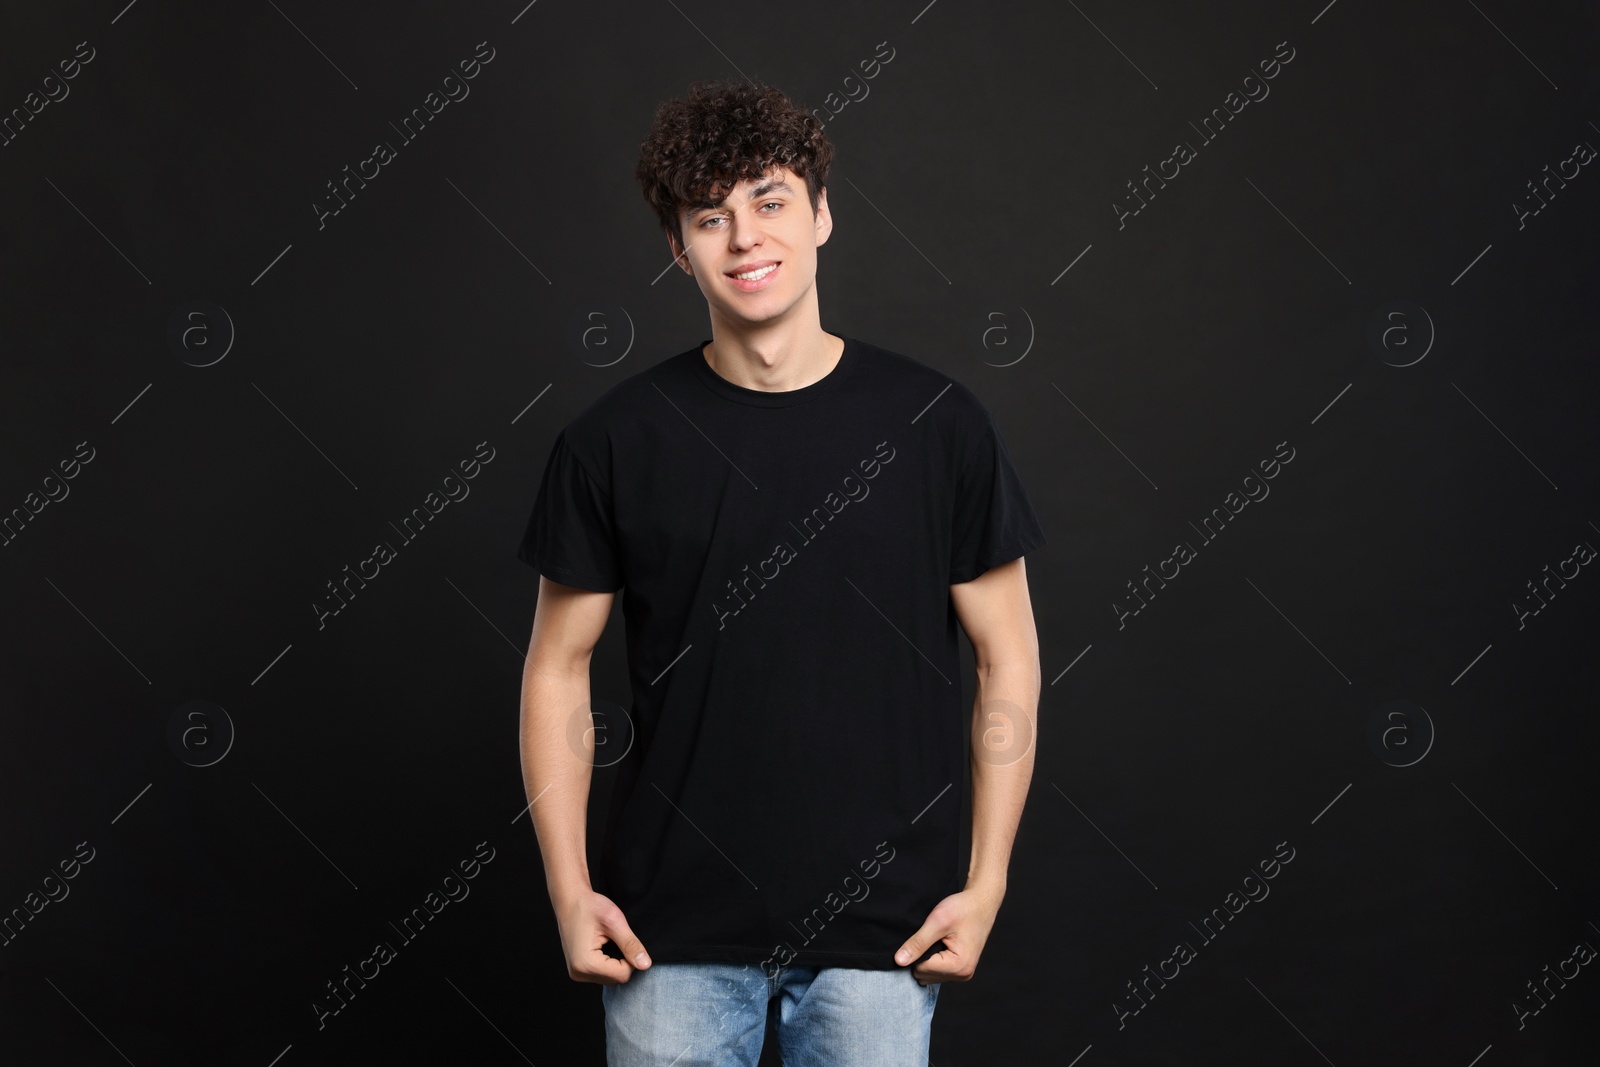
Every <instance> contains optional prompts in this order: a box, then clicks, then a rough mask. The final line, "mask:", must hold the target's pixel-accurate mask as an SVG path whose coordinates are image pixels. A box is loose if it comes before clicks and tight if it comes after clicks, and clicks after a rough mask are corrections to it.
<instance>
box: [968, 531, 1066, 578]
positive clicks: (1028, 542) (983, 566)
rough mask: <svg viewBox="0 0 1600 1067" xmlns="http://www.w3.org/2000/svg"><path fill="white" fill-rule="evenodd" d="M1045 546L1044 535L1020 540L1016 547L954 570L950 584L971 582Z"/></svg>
mask: <svg viewBox="0 0 1600 1067" xmlns="http://www.w3.org/2000/svg"><path fill="white" fill-rule="evenodd" d="M1044 546H1045V539H1044V538H1043V537H1029V538H1025V539H1024V540H1022V541H1020V542H1018V544H1017V545H1016V546H1015V547H1013V548H1008V549H1006V550H1005V551H1003V552H996V553H994V554H993V555H991V556H990V557H989V558H988V559H987V560H979V561H978V562H977V563H969V564H964V565H963V566H961V567H958V568H956V569H955V570H952V571H951V572H950V584H951V585H960V584H962V583H963V582H970V581H972V579H974V578H976V577H978V576H979V575H980V574H982V573H984V572H985V571H989V570H993V569H994V568H995V567H998V566H1000V564H1002V563H1010V562H1011V561H1012V560H1014V559H1018V558H1020V557H1022V556H1026V555H1028V554H1029V553H1031V552H1033V551H1035V550H1037V549H1040V548H1043V547H1044Z"/></svg>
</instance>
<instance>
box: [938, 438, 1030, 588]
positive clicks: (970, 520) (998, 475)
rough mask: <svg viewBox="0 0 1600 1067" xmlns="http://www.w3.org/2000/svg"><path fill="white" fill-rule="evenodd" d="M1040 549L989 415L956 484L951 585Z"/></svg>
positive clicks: (1027, 506)
mask: <svg viewBox="0 0 1600 1067" xmlns="http://www.w3.org/2000/svg"><path fill="white" fill-rule="evenodd" d="M1044 544H1045V536H1044V530H1043V529H1042V528H1041V527H1040V526H1039V518H1038V516H1037V515H1035V514H1034V511H1033V504H1032V503H1031V502H1030V501H1029V500H1028V493H1027V490H1025V489H1024V488H1023V486H1022V477H1021V475H1019V474H1018V473H1017V469H1016V467H1015V466H1013V465H1012V462H1011V454H1010V453H1009V452H1008V451H1007V450H1006V443H1005V438H1004V437H1002V436H1001V434H1000V428H999V427H998V426H997V425H995V422H994V418H993V416H989V417H988V418H987V426H986V427H985V428H984V431H983V433H982V435H981V436H980V437H979V438H978V442H977V444H976V446H975V448H974V449H973V451H972V452H971V453H970V454H968V456H967V457H966V460H965V462H964V465H963V466H962V469H961V472H960V475H959V477H958V478H957V481H956V495H955V509H954V516H953V519H952V523H951V542H950V584H951V585H959V584H960V583H962V582H970V581H971V580H972V579H974V578H976V577H978V575H980V574H982V573H983V572H984V571H986V570H988V569H989V568H990V567H996V566H999V565H1000V564H1002V563H1007V562H1010V561H1011V560H1014V559H1016V558H1017V557H1019V556H1025V555H1027V554H1028V553H1029V552H1032V551H1033V550H1034V549H1036V548H1040V547H1042V546H1043V545H1044Z"/></svg>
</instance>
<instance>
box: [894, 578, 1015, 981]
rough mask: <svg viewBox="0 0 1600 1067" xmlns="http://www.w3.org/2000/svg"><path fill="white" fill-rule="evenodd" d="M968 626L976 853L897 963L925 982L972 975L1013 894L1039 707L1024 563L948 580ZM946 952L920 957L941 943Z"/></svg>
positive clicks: (967, 978) (902, 949)
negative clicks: (1014, 857)
mask: <svg viewBox="0 0 1600 1067" xmlns="http://www.w3.org/2000/svg"><path fill="white" fill-rule="evenodd" d="M950 599H951V602H952V603H953V604H954V605H955V609H956V617H957V618H958V619H960V621H961V628H962V629H963V630H965V631H966V632H967V637H968V638H969V639H970V640H971V641H972V651H973V654H974V658H975V659H976V660H977V665H978V695H977V698H976V700H975V701H974V703H973V707H972V860H971V863H970V864H969V865H968V867H967V884H966V885H965V887H963V888H962V890H961V891H960V892H959V893H952V894H951V895H950V896H947V897H945V898H944V899H943V900H941V901H940V902H939V903H938V904H937V905H936V906H935V907H934V909H933V911H931V912H929V914H928V918H927V920H926V921H924V922H923V924H922V926H921V927H919V928H918V930H917V932H916V933H914V934H912V935H911V936H910V937H909V938H907V939H906V940H905V942H904V943H903V944H902V945H901V946H900V950H899V951H898V952H896V953H895V957H894V961H895V962H896V963H897V964H899V965H900V966H902V967H907V966H910V967H911V972H912V974H913V975H915V976H916V979H917V981H918V982H921V983H923V984H925V985H926V984H931V983H933V982H967V981H971V980H972V976H973V975H974V974H975V973H976V972H977V967H978V959H979V957H981V956H982V955H983V946H984V943H985V942H987V941H988V939H989V932H990V930H992V929H993V928H994V921H995V916H996V915H997V914H998V913H999V911H1000V902H1001V901H1002V900H1003V899H1004V898H1005V895H1006V867H1007V865H1008V864H1009V863H1010V862H1011V843H1012V841H1014V840H1015V839H1016V836H1017V824H1018V823H1019V822H1021V821H1022V805H1023V803H1024V802H1025V801H1026V800H1027V797H1028V782H1029V781H1030V780H1032V778H1033V756H1034V747H1035V746H1034V740H1035V723H1036V722H1037V721H1038V714H1037V713H1038V707H1039V636H1038V634H1037V633H1036V632H1035V629H1034V624H1033V605H1032V603H1030V602H1029V600H1028V579H1027V575H1026V573H1025V572H1024V571H1023V569H1022V560H1021V559H1020V558H1018V559H1014V560H1012V561H1010V562H1009V563H1003V564H1001V565H1000V566H998V567H990V568H989V569H988V570H986V571H984V572H983V573H982V574H980V575H978V577H976V578H974V579H973V580H972V581H970V582H962V583H960V584H959V585H952V586H951V587H950ZM938 941H943V942H944V945H945V947H944V949H943V950H942V951H940V952H935V953H934V954H933V955H931V956H929V957H928V958H927V959H926V960H923V961H922V962H921V963H918V964H915V965H914V966H913V965H912V961H913V960H915V959H917V958H918V957H920V956H921V955H922V953H923V952H924V951H926V950H927V949H928V947H929V946H931V945H933V944H934V943H935V942H938Z"/></svg>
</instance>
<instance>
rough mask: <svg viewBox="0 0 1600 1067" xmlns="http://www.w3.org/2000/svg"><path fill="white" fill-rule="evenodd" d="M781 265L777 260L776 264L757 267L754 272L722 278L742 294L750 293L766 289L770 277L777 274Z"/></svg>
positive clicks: (728, 275)
mask: <svg viewBox="0 0 1600 1067" xmlns="http://www.w3.org/2000/svg"><path fill="white" fill-rule="evenodd" d="M782 265H783V262H782V260H779V261H778V262H777V263H769V264H768V265H767V266H765V267H758V268H756V269H755V270H748V271H741V272H739V273H737V274H733V273H729V274H725V275H724V277H725V278H727V279H728V280H729V281H731V282H732V283H733V285H734V287H735V288H737V289H739V290H741V291H743V292H747V293H752V292H755V291H757V290H759V289H764V288H766V287H767V285H768V284H769V283H770V280H771V278H772V276H773V275H774V274H776V273H777V271H778V268H779V267H781V266H782Z"/></svg>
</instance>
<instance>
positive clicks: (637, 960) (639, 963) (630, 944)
mask: <svg viewBox="0 0 1600 1067" xmlns="http://www.w3.org/2000/svg"><path fill="white" fill-rule="evenodd" d="M600 929H602V930H603V931H605V933H606V936H607V937H609V938H611V940H612V942H613V943H615V944H616V946H617V948H618V949H620V950H621V951H622V960H621V961H616V962H622V963H623V965H624V966H627V965H630V964H631V965H632V966H634V967H637V968H638V969H639V970H641V971H642V970H644V969H645V968H646V967H648V966H650V954H649V953H648V952H646V951H645V949H644V942H643V941H640V940H639V938H638V936H637V935H636V934H634V932H633V928H632V927H630V926H629V925H628V920H627V919H625V918H623V916H622V913H621V912H620V911H618V912H617V914H616V917H615V918H613V919H610V920H609V921H608V920H606V919H601V920H600ZM607 958H608V959H609V957H607Z"/></svg>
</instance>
